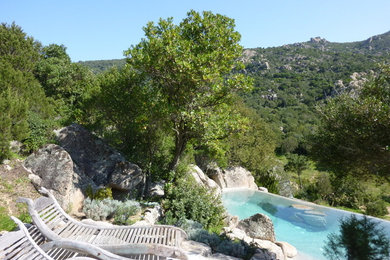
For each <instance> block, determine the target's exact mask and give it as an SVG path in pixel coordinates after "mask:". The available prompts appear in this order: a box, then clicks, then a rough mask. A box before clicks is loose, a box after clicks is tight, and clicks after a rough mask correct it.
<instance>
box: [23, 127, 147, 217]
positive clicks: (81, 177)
mask: <svg viewBox="0 0 390 260" xmlns="http://www.w3.org/2000/svg"><path fill="white" fill-rule="evenodd" d="M57 137H58V141H59V143H60V145H61V146H59V145H55V144H49V145H46V146H45V147H43V148H41V149H40V150H38V151H37V152H35V153H33V154H32V155H30V156H29V157H28V158H27V159H26V161H25V163H24V166H25V167H26V168H27V169H29V170H30V171H31V174H30V176H29V177H30V179H31V181H32V182H33V184H34V185H35V186H36V187H37V188H40V187H45V188H47V189H48V190H50V191H52V192H53V194H54V196H55V197H56V198H57V200H58V201H59V203H60V205H61V206H62V207H63V208H64V209H66V210H69V209H71V210H72V212H76V211H77V210H78V209H80V208H81V206H82V202H83V200H84V195H83V192H84V191H85V190H86V188H87V187H88V186H91V187H92V188H93V189H94V190H95V189H97V187H98V186H110V187H112V188H113V189H116V190H119V191H124V192H126V193H131V194H133V193H134V192H133V191H134V189H136V190H141V185H143V179H144V175H143V172H142V170H141V169H140V168H139V167H138V166H137V165H135V164H133V163H130V162H128V161H126V160H125V158H124V157H123V156H122V155H121V154H120V153H119V152H117V151H116V150H114V149H112V148H111V147H110V146H108V145H107V144H105V143H104V142H103V141H102V140H101V139H99V138H96V137H95V136H93V135H92V134H91V133H89V132H88V131H87V130H86V129H84V128H83V127H81V126H80V125H77V124H72V125H70V126H68V127H64V128H62V129H61V130H59V131H57ZM136 193H137V192H136Z"/></svg>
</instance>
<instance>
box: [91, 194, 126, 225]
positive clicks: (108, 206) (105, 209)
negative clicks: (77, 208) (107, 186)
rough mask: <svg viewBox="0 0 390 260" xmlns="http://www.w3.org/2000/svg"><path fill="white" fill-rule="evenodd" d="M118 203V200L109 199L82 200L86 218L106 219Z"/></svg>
mask: <svg viewBox="0 0 390 260" xmlns="http://www.w3.org/2000/svg"><path fill="white" fill-rule="evenodd" d="M119 203H120V202H119V201H117V200H111V199H103V200H93V199H90V198H86V199H85V200H84V207H83V212H84V213H85V215H86V217H87V218H90V219H93V220H106V219H108V218H109V217H111V216H112V215H113V214H114V212H115V210H116V209H117V207H118V204H119Z"/></svg>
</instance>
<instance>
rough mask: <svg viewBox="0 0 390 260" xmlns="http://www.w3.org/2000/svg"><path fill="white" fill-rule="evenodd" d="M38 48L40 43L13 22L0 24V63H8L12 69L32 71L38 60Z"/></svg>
mask: <svg viewBox="0 0 390 260" xmlns="http://www.w3.org/2000/svg"><path fill="white" fill-rule="evenodd" d="M39 49H40V43H39V42H37V41H35V40H34V39H33V38H32V37H28V36H27V35H26V33H24V32H23V30H22V28H21V27H19V26H17V25H16V24H15V23H12V24H11V25H7V24H6V23H2V24H1V25H0V64H2V63H9V64H10V65H11V66H12V68H13V69H14V70H17V71H22V72H32V71H33V69H34V67H35V62H37V61H38V60H39Z"/></svg>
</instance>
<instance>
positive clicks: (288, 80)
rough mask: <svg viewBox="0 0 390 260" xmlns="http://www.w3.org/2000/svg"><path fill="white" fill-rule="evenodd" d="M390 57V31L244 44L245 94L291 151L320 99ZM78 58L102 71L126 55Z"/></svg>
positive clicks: (313, 117)
mask: <svg viewBox="0 0 390 260" xmlns="http://www.w3.org/2000/svg"><path fill="white" fill-rule="evenodd" d="M389 58H390V31H389V32H387V33H384V34H381V35H377V36H373V37H370V38H369V39H366V40H363V41H358V42H350V43H334V42H329V41H327V40H326V39H323V38H320V37H314V38H311V39H310V40H309V41H307V42H302V43H294V44H288V45H284V46H280V47H272V48H254V49H246V50H245V51H244V55H243V58H242V59H243V61H244V62H245V64H246V69H245V73H247V74H249V75H251V76H252V77H253V78H254V80H255V87H254V90H253V91H252V92H251V93H249V94H246V95H245V97H244V99H245V101H246V103H247V104H248V105H249V106H251V107H252V108H254V109H256V110H257V111H258V113H259V114H260V115H261V116H262V117H263V118H264V119H265V120H266V121H268V122H269V123H271V124H272V125H273V126H274V128H275V130H276V129H280V130H281V131H279V130H278V131H276V132H278V133H280V135H281V136H280V137H281V138H280V139H279V140H280V144H279V147H280V148H281V149H282V150H283V151H282V152H292V151H293V150H295V149H297V148H299V147H301V146H302V145H303V144H302V140H303V137H304V136H306V135H307V134H309V133H310V132H311V130H312V128H313V127H315V126H316V125H317V122H316V120H317V117H316V115H315V108H314V106H315V105H316V104H317V103H318V102H319V101H321V100H324V99H325V98H326V97H329V96H333V95H335V94H336V93H340V92H342V91H345V90H346V89H348V88H350V87H351V86H353V85H356V82H358V81H359V80H360V79H361V78H364V77H366V74H367V73H369V72H370V71H371V70H376V69H377V67H378V64H379V63H384V62H386V61H389V60H390V59H389ZM81 63H83V64H85V65H87V66H89V67H90V68H91V69H92V70H93V71H94V72H95V73H100V72H102V71H104V70H107V69H108V68H110V67H112V66H118V67H120V66H123V65H124V63H125V60H124V59H122V60H98V61H85V62H81ZM351 81H352V83H351ZM301 148H303V149H305V148H304V147H301Z"/></svg>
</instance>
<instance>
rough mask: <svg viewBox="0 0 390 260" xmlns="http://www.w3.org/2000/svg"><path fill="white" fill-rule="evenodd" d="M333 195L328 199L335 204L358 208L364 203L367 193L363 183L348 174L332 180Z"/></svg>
mask: <svg viewBox="0 0 390 260" xmlns="http://www.w3.org/2000/svg"><path fill="white" fill-rule="evenodd" d="M332 187H333V189H334V194H333V196H331V197H329V199H328V201H329V203H330V204H331V205H334V206H344V207H348V208H352V209H358V208H359V207H360V206H362V205H364V202H365V200H366V198H367V194H366V192H365V189H364V187H363V185H362V184H361V183H360V182H359V180H358V179H357V178H355V177H354V176H351V175H348V176H346V177H343V178H335V179H334V180H333V181H332Z"/></svg>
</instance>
